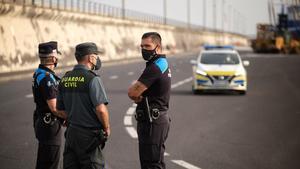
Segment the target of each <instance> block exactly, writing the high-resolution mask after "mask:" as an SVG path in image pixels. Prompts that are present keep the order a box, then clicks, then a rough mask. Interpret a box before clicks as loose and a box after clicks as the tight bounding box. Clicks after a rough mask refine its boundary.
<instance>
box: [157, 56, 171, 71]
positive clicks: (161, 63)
mask: <svg viewBox="0 0 300 169" xmlns="http://www.w3.org/2000/svg"><path fill="white" fill-rule="evenodd" d="M154 63H155V65H156V66H157V67H158V68H159V69H160V71H161V72H162V73H165V71H166V70H167V69H168V67H169V65H168V62H167V59H166V58H159V59H157V60H156V61H154Z"/></svg>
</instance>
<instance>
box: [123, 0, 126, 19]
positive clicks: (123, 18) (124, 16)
mask: <svg viewBox="0 0 300 169" xmlns="http://www.w3.org/2000/svg"><path fill="white" fill-rule="evenodd" d="M125 17H126V16H125V0H122V18H123V19H125Z"/></svg>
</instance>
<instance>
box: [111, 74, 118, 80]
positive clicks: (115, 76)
mask: <svg viewBox="0 0 300 169" xmlns="http://www.w3.org/2000/svg"><path fill="white" fill-rule="evenodd" d="M118 78H119V76H117V75H114V76H110V77H109V79H111V80H114V79H118Z"/></svg>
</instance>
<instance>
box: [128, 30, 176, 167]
mask: <svg viewBox="0 0 300 169" xmlns="http://www.w3.org/2000/svg"><path fill="white" fill-rule="evenodd" d="M141 52H142V56H143V58H144V60H145V61H146V67H145V69H144V71H143V73H142V75H141V76H140V77H139V79H138V80H137V81H136V82H135V83H134V84H133V85H131V86H130V87H129V89H128V96H129V98H130V99H131V100H133V101H134V102H135V103H137V108H136V119H137V133H138V140H139V155H140V164H141V168H142V169H165V168H166V166H165V163H164V152H165V141H166V139H167V136H168V132H169V125H170V118H169V116H168V114H167V110H168V109H169V99H170V88H171V72H170V69H169V66H168V61H167V59H166V56H165V55H164V54H162V45H161V36H160V35H159V34H158V33H156V32H148V33H145V34H144V35H143V36H142V40H141Z"/></svg>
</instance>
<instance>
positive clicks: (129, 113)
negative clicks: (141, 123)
mask: <svg viewBox="0 0 300 169" xmlns="http://www.w3.org/2000/svg"><path fill="white" fill-rule="evenodd" d="M134 112H135V107H133V106H131V107H129V109H128V110H127V112H126V114H127V115H133V114H134Z"/></svg>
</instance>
